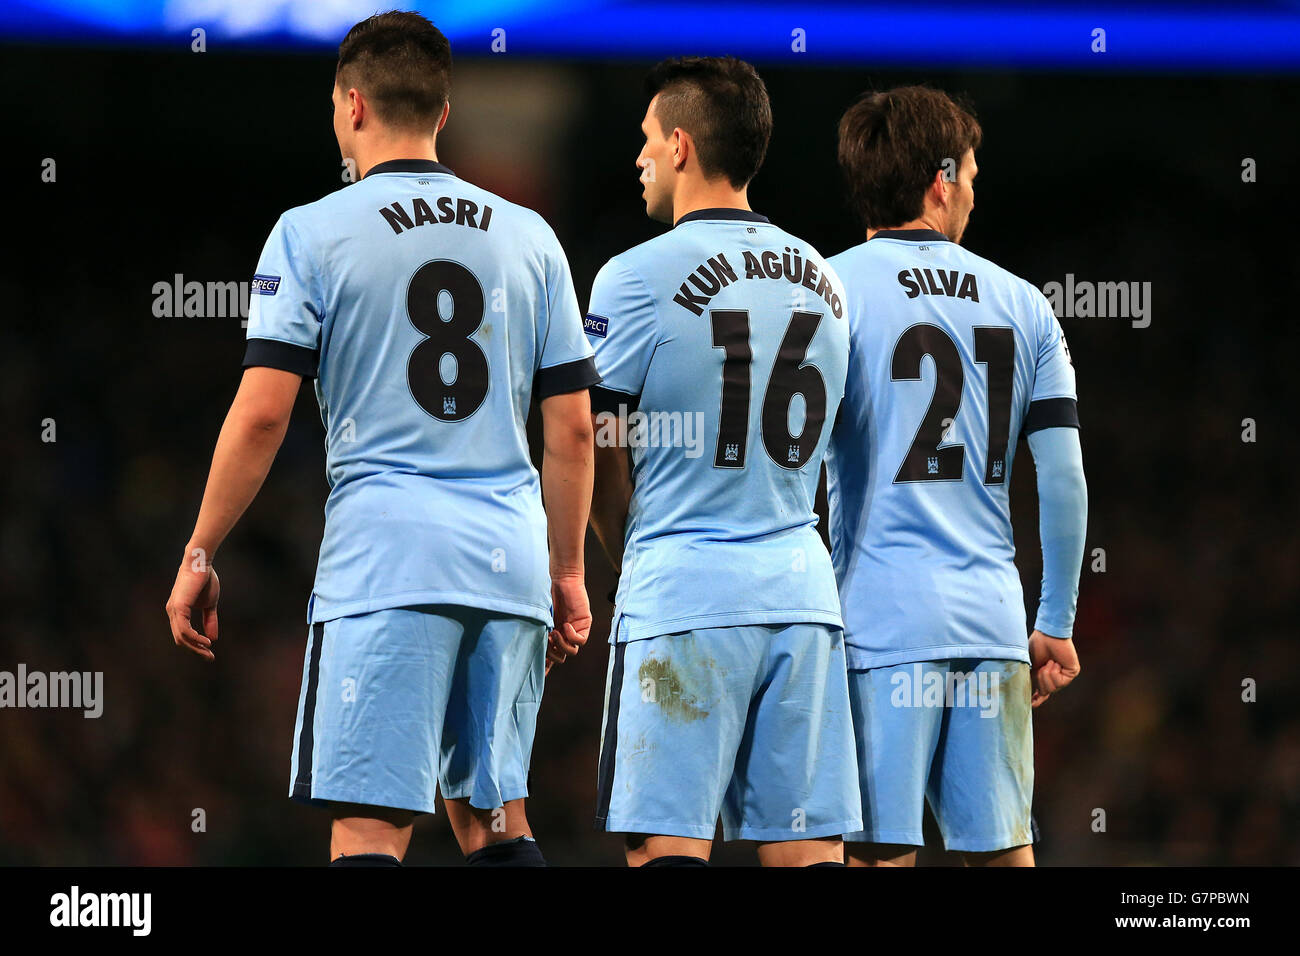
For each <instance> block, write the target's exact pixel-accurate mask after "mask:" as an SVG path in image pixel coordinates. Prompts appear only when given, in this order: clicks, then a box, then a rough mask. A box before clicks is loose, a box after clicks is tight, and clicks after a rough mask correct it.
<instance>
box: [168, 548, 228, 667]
mask: <svg viewBox="0 0 1300 956" xmlns="http://www.w3.org/2000/svg"><path fill="white" fill-rule="evenodd" d="M219 597H221V580H220V579H219V578H218V577H217V570H216V568H214V567H213V566H212V565H211V564H208V563H207V562H206V561H204V562H203V563H202V570H196V569H195V566H194V563H192V562H190V561H189V560H185V561H182V562H181V567H180V570H179V571H177V572H176V583H175V584H174V585H172V596H171V597H170V598H168V599H167V620H168V621H169V622H170V623H171V626H172V640H173V641H174V642H175V644H176V646H177V647H185V648H188V649H189V650H191V651H193V652H194V653H195V654H198V655H199V656H200V657H206V658H207V659H208V660H214V659H215V658H214V657H213V654H212V642H213V641H215V640H216V639H217V599H218V598H219ZM196 610H198V611H201V612H203V633H201V634H200V633H199V632H198V631H196V630H195V629H194V625H193V623H192V620H191V619H192V618H193V615H194V612H195V611H196Z"/></svg>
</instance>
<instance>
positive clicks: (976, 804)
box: [844, 659, 1034, 853]
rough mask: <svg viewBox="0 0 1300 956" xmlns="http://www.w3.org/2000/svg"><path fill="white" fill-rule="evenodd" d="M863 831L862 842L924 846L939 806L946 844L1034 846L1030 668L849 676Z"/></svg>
mask: <svg viewBox="0 0 1300 956" xmlns="http://www.w3.org/2000/svg"><path fill="white" fill-rule="evenodd" d="M849 697H850V699H851V701H852V705H853V724H854V727H855V729H856V730H857V741H858V765H859V767H860V768H861V773H862V780H861V785H862V819H863V820H864V821H865V824H864V828H863V829H862V830H859V831H858V832H856V833H846V834H845V836H844V839H845V840H846V841H849V842H853V843H896V844H903V845H909V846H922V845H924V843H925V841H924V840H923V839H922V837H921V818H922V814H923V812H924V809H925V806H924V801H926V800H929V801H930V809H931V810H932V811H933V812H934V817H935V820H936V822H937V823H938V824H939V830H940V832H941V833H942V834H943V842H944V846H945V847H947V849H949V850H962V851H966V852H971V853H980V852H988V851H993V850H1006V849H1010V848H1012V847H1017V846H1024V845H1025V844H1028V843H1032V842H1033V838H1032V836H1031V834H1030V823H1029V814H1030V803H1031V801H1032V798H1033V792H1034V740H1033V724H1032V720H1031V718H1030V706H1029V701H1030V682H1029V665H1028V664H1025V663H1023V662H1021V661H1010V660H1005V661H1003V660H976V659H968V660H946V661H922V662H918V663H911V664H896V665H893V666H890V667H876V668H872V669H870V670H859V671H849Z"/></svg>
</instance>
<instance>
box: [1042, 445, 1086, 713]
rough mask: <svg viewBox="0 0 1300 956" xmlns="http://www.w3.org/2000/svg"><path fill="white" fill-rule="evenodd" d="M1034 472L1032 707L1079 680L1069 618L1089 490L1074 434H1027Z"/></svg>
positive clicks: (1074, 599) (1076, 588) (1080, 563)
mask: <svg viewBox="0 0 1300 956" xmlns="http://www.w3.org/2000/svg"><path fill="white" fill-rule="evenodd" d="M1029 450H1030V452H1031V453H1032V454H1033V456H1034V469H1035V471H1036V472H1037V473H1038V528H1039V538H1040V541H1041V544H1042V549H1043V582H1042V593H1041V597H1040V598H1039V602H1038V617H1037V619H1036V620H1035V622H1034V632H1033V634H1031V635H1030V638H1029V658H1030V666H1031V667H1032V669H1033V675H1034V694H1033V706H1035V707H1037V706H1038V705H1039V704H1041V703H1042V702H1043V701H1045V700H1047V698H1048V697H1049V696H1050V695H1051V694H1052V693H1053V692H1055V691H1058V690H1060V689H1061V688H1063V687H1065V686H1066V685H1067V684H1069V683H1070V682H1071V681H1072V680H1074V678H1075V677H1077V676H1078V675H1079V670H1080V667H1079V656H1078V654H1077V652H1076V651H1075V648H1074V641H1073V633H1074V614H1075V607H1076V603H1077V600H1078V596H1079V573H1080V571H1081V569H1082V567H1083V551H1084V537H1085V534H1086V531H1087V525H1088V486H1087V483H1086V481H1085V479H1084V474H1083V451H1082V448H1081V446H1080V443H1079V430H1078V429H1077V428H1070V427H1055V428H1044V429H1041V430H1038V431H1034V432H1033V433H1031V434H1030V435H1029Z"/></svg>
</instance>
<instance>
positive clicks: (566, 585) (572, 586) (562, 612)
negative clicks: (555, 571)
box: [546, 575, 591, 673]
mask: <svg viewBox="0 0 1300 956" xmlns="http://www.w3.org/2000/svg"><path fill="white" fill-rule="evenodd" d="M551 604H552V605H553V606H554V609H555V611H554V614H555V627H554V628H553V629H552V630H551V633H550V634H549V635H548V636H547V641H546V669H547V671H548V673H549V671H550V668H551V666H552V665H553V664H562V663H563V662H564V661H565V659H566V658H568V657H570V656H571V655H573V654H576V653H578V651H580V650H582V645H584V644H586V643H587V637H588V635H589V634H590V633H591V605H590V604H589V603H588V602H587V584H586V582H585V581H584V580H583V578H582V576H581V575H571V576H563V577H555V578H552V579H551Z"/></svg>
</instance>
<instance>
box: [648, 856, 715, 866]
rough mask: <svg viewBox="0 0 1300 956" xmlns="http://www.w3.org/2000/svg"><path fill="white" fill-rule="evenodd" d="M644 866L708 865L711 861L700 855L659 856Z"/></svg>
mask: <svg viewBox="0 0 1300 956" xmlns="http://www.w3.org/2000/svg"><path fill="white" fill-rule="evenodd" d="M641 865H642V866H708V865H709V861H708V860H705V859H701V858H700V857H698V856H657V857H655V858H654V859H653V860H647V861H646V862H645V863H643V864H641Z"/></svg>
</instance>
